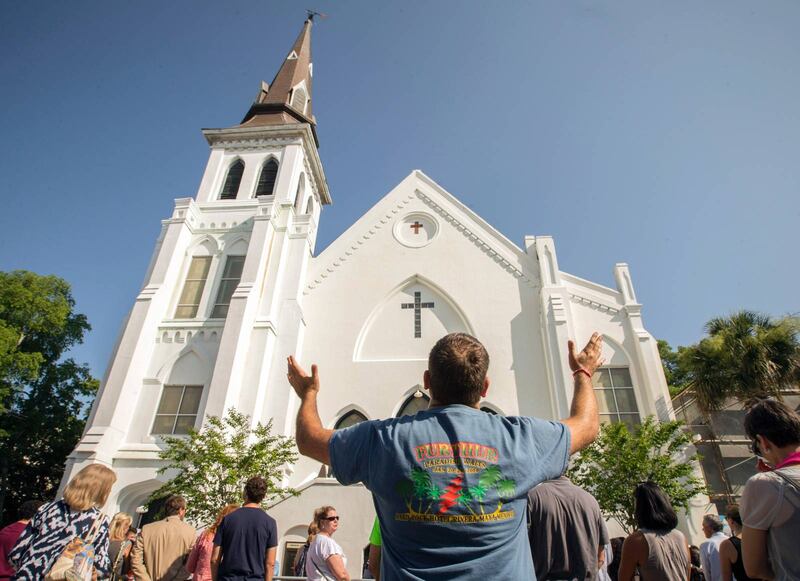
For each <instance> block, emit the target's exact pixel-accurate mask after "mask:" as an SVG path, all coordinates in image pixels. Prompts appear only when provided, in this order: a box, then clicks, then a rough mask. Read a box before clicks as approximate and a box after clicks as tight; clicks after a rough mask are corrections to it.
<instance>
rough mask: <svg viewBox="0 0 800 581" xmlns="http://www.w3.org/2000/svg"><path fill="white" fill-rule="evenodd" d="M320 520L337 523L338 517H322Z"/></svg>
mask: <svg viewBox="0 0 800 581" xmlns="http://www.w3.org/2000/svg"><path fill="white" fill-rule="evenodd" d="M322 520H327V521H332V520H335V521H338V520H339V517H338V516H324V517H322Z"/></svg>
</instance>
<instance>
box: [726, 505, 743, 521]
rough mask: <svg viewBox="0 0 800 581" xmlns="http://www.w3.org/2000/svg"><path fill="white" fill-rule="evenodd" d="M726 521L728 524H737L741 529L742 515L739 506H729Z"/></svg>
mask: <svg viewBox="0 0 800 581" xmlns="http://www.w3.org/2000/svg"><path fill="white" fill-rule="evenodd" d="M725 520H727V521H728V522H735V523H736V524H737V525H739V526H740V527H741V526H743V525H742V515H741V513H740V512H739V505H738V504H729V505H728V508H726V509H725Z"/></svg>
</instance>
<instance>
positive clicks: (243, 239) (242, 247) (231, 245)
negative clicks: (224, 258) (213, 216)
mask: <svg viewBox="0 0 800 581" xmlns="http://www.w3.org/2000/svg"><path fill="white" fill-rule="evenodd" d="M249 246H250V238H249V236H247V235H246V234H236V235H234V236H232V237H231V239H230V240H223V242H222V252H223V253H224V254H236V255H241V256H244V255H246V254H247V249H248V247H249Z"/></svg>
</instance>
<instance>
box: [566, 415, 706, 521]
mask: <svg viewBox="0 0 800 581" xmlns="http://www.w3.org/2000/svg"><path fill="white" fill-rule="evenodd" d="M681 425H682V424H681V422H677V421H670V422H657V421H656V420H655V418H653V417H652V416H648V417H647V418H645V420H644V421H643V422H642V423H641V424H640V425H639V426H637V427H636V429H635V430H634V431H633V432H631V431H630V430H629V429H628V428H627V427H626V426H625V424H622V423H613V424H605V425H603V426H602V427H601V429H600V435H599V436H598V438H597V439H596V440H595V441H594V442H593V443H592V444H591V445H590V446H589V447H588V448H586V449H584V450H583V451H582V452H581V453H580V454H579V455H578V456H577V457H576V459H575V461H574V462H573V464H572V466H571V468H570V469H569V471H568V476H569V478H570V479H571V480H572V481H573V482H574V483H575V484H577V485H578V486H580V487H582V488H585V489H586V490H588V491H589V492H591V493H592V494H593V495H594V497H595V498H596V499H597V502H598V504H599V505H600V509H601V510H602V511H603V513H604V514H605V515H606V517H610V518H613V519H615V520H616V521H617V522H619V523H620V525H621V526H622V528H623V529H625V531H626V532H628V533H630V532H631V531H633V530H634V528H635V527H636V521H635V519H634V505H633V492H634V489H635V488H636V485H637V484H638V483H640V482H643V481H645V480H652V481H653V482H655V483H656V484H658V485H659V486H660V487H661V488H662V489H663V490H664V492H666V494H667V495H668V496H669V497H670V499H671V500H672V505H673V506H674V507H675V508H676V509H685V508H687V507H688V506H689V501H690V500H691V499H692V498H693V497H694V496H695V495H697V494H700V493H703V492H705V487H704V485H703V482H702V480H701V479H699V478H697V477H696V476H695V474H694V469H693V467H692V464H693V463H694V462H695V461H696V460H698V456H697V455H696V454H695V455H692V456H687V454H686V452H687V451H686V448H687V446H688V445H689V444H691V435H689V434H687V433H686V432H684V431H683V430H682V429H681Z"/></svg>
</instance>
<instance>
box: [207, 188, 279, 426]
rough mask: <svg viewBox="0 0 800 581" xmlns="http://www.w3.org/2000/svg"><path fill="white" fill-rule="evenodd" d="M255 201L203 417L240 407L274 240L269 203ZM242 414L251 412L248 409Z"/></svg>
mask: <svg viewBox="0 0 800 581" xmlns="http://www.w3.org/2000/svg"><path fill="white" fill-rule="evenodd" d="M258 202H259V204H258V210H257V212H256V216H255V217H254V218H253V231H252V234H251V236H250V244H249V246H248V249H247V258H246V259H245V262H244V267H243V269H242V278H241V280H240V282H239V286H238V287H236V290H235V291H234V293H233V296H232V297H231V303H230V307H229V308H228V316H227V318H226V319H225V328H224V329H223V331H222V337H221V338H220V345H219V351H218V353H217V361H216V364H215V366H214V374H213V376H212V378H211V385H210V386H209V392H208V398H207V399H206V406H205V412H204V415H213V416H222V415H224V414H225V411H226V410H227V409H228V408H230V407H237V408H238V407H239V406H238V404H239V397H240V392H241V389H242V380H243V377H244V373H245V364H246V361H247V356H248V351H249V349H250V338H251V333H252V330H253V324H254V321H255V318H256V314H257V311H258V303H259V297H260V295H261V289H262V288H263V285H264V276H265V273H266V272H267V267H268V263H269V262H270V260H272V259H273V254H272V250H271V249H272V244H273V240H274V238H275V229H274V226H273V223H272V214H273V204H272V201H271V200H268V199H267V198H259V200H258ZM252 388H255V386H253V387H252ZM242 411H244V412H245V413H252V412H251V410H242Z"/></svg>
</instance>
